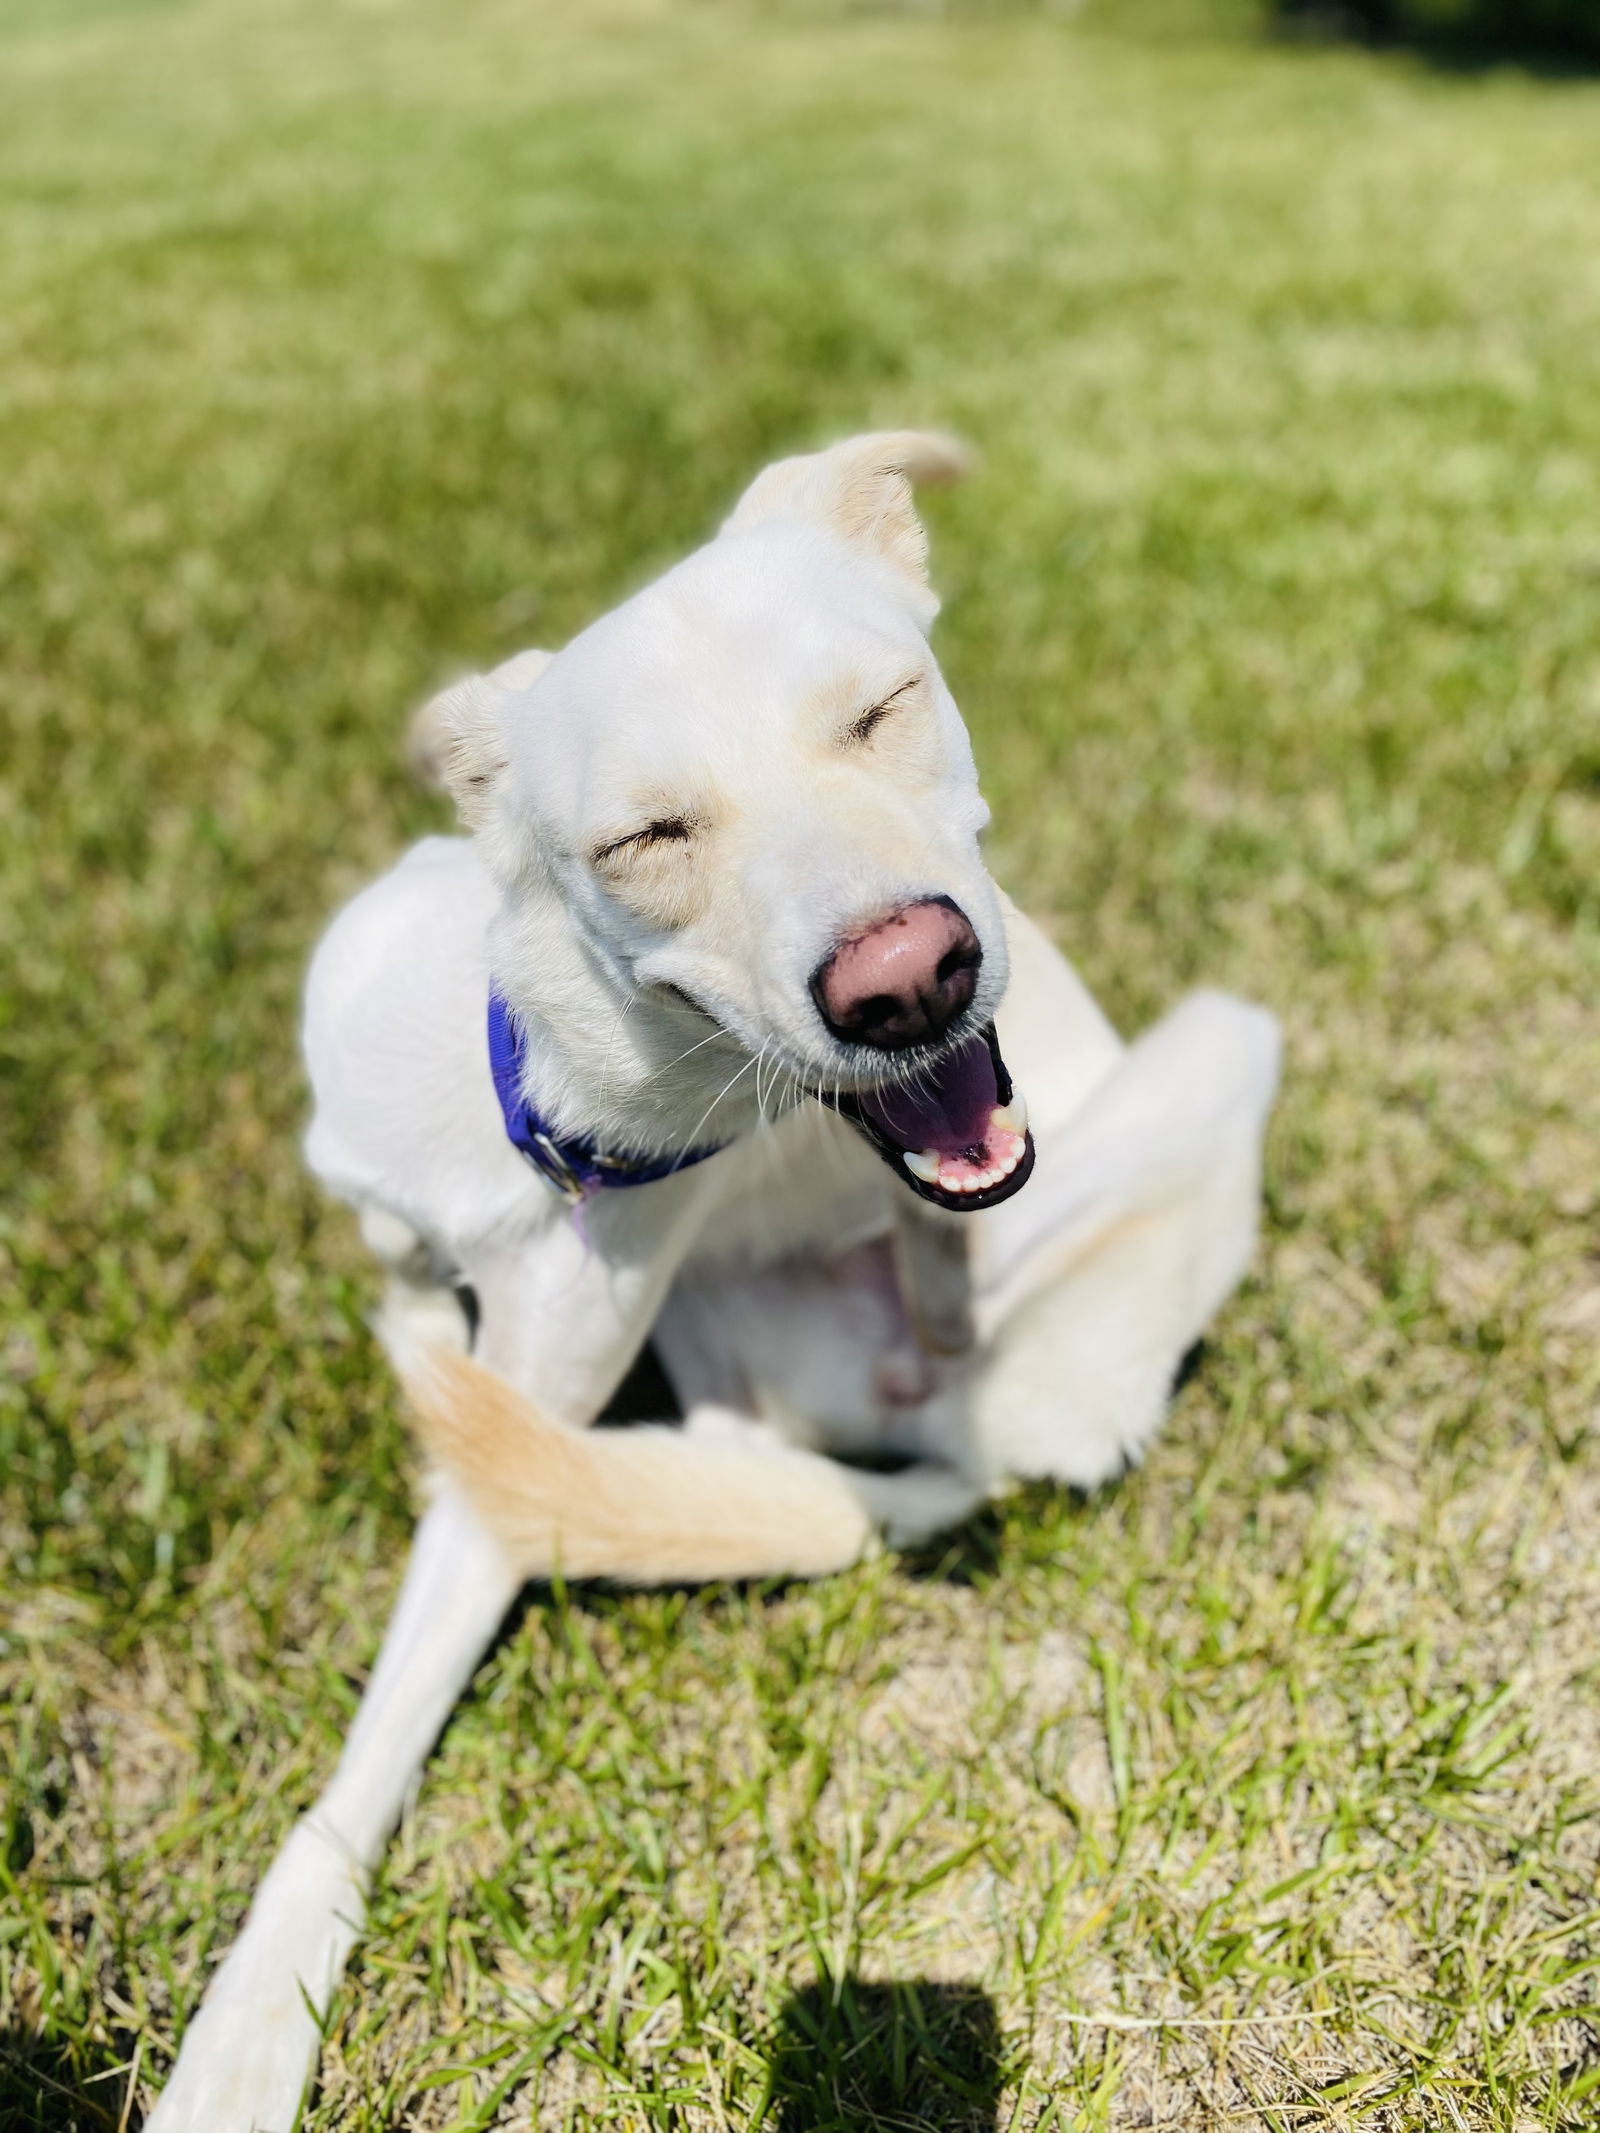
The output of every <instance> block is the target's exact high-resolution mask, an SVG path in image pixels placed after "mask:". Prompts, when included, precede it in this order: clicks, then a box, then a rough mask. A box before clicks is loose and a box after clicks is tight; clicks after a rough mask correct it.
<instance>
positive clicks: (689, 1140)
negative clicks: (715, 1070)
mask: <svg viewBox="0 0 1600 2133" xmlns="http://www.w3.org/2000/svg"><path fill="white" fill-rule="evenodd" d="M759 1064H760V1059H759V1056H753V1057H751V1058H749V1059H747V1060H746V1061H745V1063H744V1065H743V1066H742V1067H740V1069H739V1071H738V1073H737V1074H734V1075H732V1076H731V1077H730V1078H729V1079H728V1080H727V1081H725V1082H724V1083H723V1084H722V1087H721V1088H720V1089H719V1090H718V1091H717V1093H716V1095H715V1096H713V1097H712V1099H711V1101H710V1103H708V1104H707V1105H706V1107H705V1109H704V1110H703V1111H702V1112H701V1114H700V1116H699V1117H698V1118H697V1119H696V1120H695V1122H694V1125H693V1126H692V1127H691V1129H690V1131H689V1133H688V1135H687V1137H686V1140H685V1146H686V1147H690V1148H692V1147H694V1145H695V1143H696V1142H697V1141H698V1140H699V1138H700V1133H701V1129H702V1128H703V1127H704V1125H705V1123H706V1121H707V1119H708V1118H710V1116H711V1114H712V1112H713V1111H714V1110H715V1109H716V1108H717V1106H718V1104H719V1103H721V1101H722V1099H723V1098H724V1097H725V1096H726V1095H727V1094H728V1093H729V1092H730V1090H732V1089H733V1088H734V1087H735V1085H736V1084H737V1083H739V1082H741V1081H743V1079H744V1077H745V1076H746V1074H748V1073H749V1071H750V1069H751V1068H752V1067H753V1066H758V1065H759Z"/></svg>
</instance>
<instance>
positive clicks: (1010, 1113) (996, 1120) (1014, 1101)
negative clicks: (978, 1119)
mask: <svg viewBox="0 0 1600 2133" xmlns="http://www.w3.org/2000/svg"><path fill="white" fill-rule="evenodd" d="M989 1123H990V1125H991V1126H998V1127H999V1129H1000V1131H1001V1132H1002V1133H1016V1134H1023V1133H1026V1132H1027V1130H1028V1100H1027V1098H1026V1097H1025V1096H1024V1095H1023V1093H1022V1091H1021V1090H1020V1089H1013V1090H1012V1092H1011V1101H1010V1103H1008V1104H996V1105H995V1107H994V1109H993V1110H992V1111H991V1112H990V1113H989Z"/></svg>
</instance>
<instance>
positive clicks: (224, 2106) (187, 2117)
mask: <svg viewBox="0 0 1600 2133" xmlns="http://www.w3.org/2000/svg"><path fill="white" fill-rule="evenodd" d="M320 2042H321V2031H320V2030H319V2028H318V2025H317V2022H316V2018H315V2017H314V2016H313V2014H312V2013H311V2010H310V2008H309V2007H307V2005H306V2003H305V2000H304V1999H303V1998H302V1997H301V1996H300V1993H299V1991H298V1990H295V1991H294V1993H293V1996H292V1997H291V1996H290V1995H289V1994H288V1993H286V1992H284V1991H283V1989H282V1988H281V1987H280V1988H279V1989H278V1990H277V1991H275V1992H273V1993H271V1994H268V1995H265V1996H262V1997H259V1998H257V1997H252V1996H251V1995H249V1994H248V1993H246V1992H244V1991H238V1992H228V1993H225V1994H223V1995H222V1996H221V1997H217V1998H212V1999H210V2000H208V2001H207V2002H206V2004H205V2005H204V2006H203V2007H202V2008H201V2009H200V2012H199V2013H198V2014H197V2015H196V2016H195V2018H194V2020H193V2021H192V2022H191V2023H190V2024H189V2030H188V2034H187V2035H186V2036H185V2038H184V2040H183V2049H182V2051H181V2052H180V2053H179V2054H178V2064H177V2066H176V2067H175V2068H174V2070H173V2074H172V2078H171V2080H170V2081H169V2082H168V2083H167V2085H166V2087H165V2088H164V2089H163V2090H162V2092H161V2096H160V2099H159V2101H158V2102H157V2104H156V2107H155V2110H154V2112H153V2113H152V2114H151V2116H150V2117H149V2118H148V2119H146V2121H145V2133H294V2127H295V2123H296V2120H297V2119H298V2117H299V2113H300V2101H301V2098H302V2097H303V2096H304V2095H305V2092H306V2088H307V2085H308V2084H309V2082H310V2080H311V2076H312V2074H313V2073H314V2072H315V2070H316V2063H317V2048H318V2045H319V2043H320Z"/></svg>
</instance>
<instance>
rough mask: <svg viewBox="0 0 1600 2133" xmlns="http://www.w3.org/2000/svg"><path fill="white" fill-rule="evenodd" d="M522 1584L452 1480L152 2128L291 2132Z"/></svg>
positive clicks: (174, 2132)
mask: <svg viewBox="0 0 1600 2133" xmlns="http://www.w3.org/2000/svg"><path fill="white" fill-rule="evenodd" d="M517 1583H518V1581H517V1579H516V1577H515V1576H514V1575H513V1573H512V1572H511V1570H510V1569H509V1568H508V1566H507V1564H506V1561H505V1558H504V1557H503V1555H502V1554H501V1552H500V1549H499V1546H498V1544H497V1543H496V1542H495V1541H493V1540H492V1539H491V1538H490V1537H489V1535H488V1534H487V1533H485V1532H484V1531H483V1529H482V1528H481V1527H480V1526H479V1524H478V1523H477V1521H476V1519H475V1518H474V1517H473V1516H472V1514H471V1513H470V1512H469V1511H468V1510H467V1508H466V1506H465V1505H464V1504H463V1503H462V1502H461V1501H460V1500H459V1499H458V1498H457V1497H455V1496H454V1495H453V1494H451V1493H449V1492H448V1491H441V1492H440V1494H439V1495H438V1496H437V1497H436V1498H435V1500H434V1502H433V1503H432V1505H431V1506H430V1508H429V1509H428V1510H427V1512H426V1513H425V1514H424V1516H423V1519H422V1522H421V1524H420V1525H419V1526H418V1528H417V1534H416V1539H415V1541H414V1542H413V1544H412V1550H411V1561H410V1564H409V1567H408V1568H407V1571H406V1575H405V1581H404V1584H403V1585H402V1587H401V1591H400V1600H399V1604H398V1606H397V1607H396V1609H395V1612H394V1617H393V1620H392V1621H391V1622H390V1625H389V1630H388V1634H387V1635H386V1637H385V1638H384V1642H383V1649H382V1651H381V1652H380V1653H379V1655H378V1663H377V1666H376V1667H375V1668H374V1670H373V1674H372V1679H371V1681H370V1682H369V1684H368V1687H367V1692H366V1695H365V1696H364V1697H363V1698H362V1702H361V1708H360V1711H359V1712H358V1713H357V1716H356V1721H355V1725H354V1727H353V1728H352V1730H351V1733H350V1738H349V1740H348V1742H347V1743H346V1746H345V1750H344V1754H343V1756H342V1757H341V1758H340V1761H339V1767H338V1769H337V1771H336V1772H335V1774H334V1777H333V1781H332V1783H331V1784H330V1785H329V1786H328V1788H327V1790H326V1791H325V1792H324V1793H323V1795H322V1797H321V1798H320V1799H319V1800H318V1801H317V1803H316V1805H315V1806H314V1807H313V1808H312V1809H311V1810H310V1812H309V1813H307V1814H305V1815H303V1816H302V1817H301V1819H300V1820H299V1822H297V1823H296V1824H295V1827H294V1828H293V1830H291V1832H290V1834H289V1837H288V1839H287V1841H286V1842H285V1844H284V1846H283V1848H282V1850H281V1851H280V1852H279V1853H278V1856H277V1858H276V1859H275V1860H274V1861H273V1863H272V1866H271V1868H270V1869H269V1870H268V1873H267V1877H266V1879H265V1880H264V1881H263V1882H262V1884H261V1887H260V1888H259V1890H258V1891H257V1893H256V1898H255V1901H254V1902H253V1903H252V1904H251V1906H250V1911H249V1914H248V1916H247V1917H246V1919H245V1922H244V1927H243V1930H242V1931H241V1932H240V1935H239V1938H238V1940H237V1941H236V1942H235V1943H234V1946H233V1948H232V1950H231V1952H230V1953H229V1955H228V1957H227V1960H226V1961H225V1962H224V1963H223V1965H222V1967H221V1969H220V1970H219V1971H218V1972H217V1974H216V1976H215V1977H214V1978H213V1980H212V1982H211V1987H210V1989H209V1991H208V1992H207V1994H206V1997H205V2001H204V2003H203V2005H202V2006H201V2009H200V2012H199V2013H198V2015H196V2017H195V2019H194V2020H193V2021H192V2022H191V2023H190V2025H189V2031H188V2034H187V2036H186V2037H185V2039H184V2044H183V2050H182V2052H181V2053H180V2055H179V2058H178V2064H177V2068H176V2070H175V2071H174V2073H173V2076H172V2079H171V2080H170V2082H169V2083H168V2084H167V2087H166V2089H165V2091H164V2092H163V2094H162V2096H161V2100H160V2102H159V2103H158V2104H157V2105H156V2108H155V2113H154V2115H153V2116H152V2117H151V2119H150V2120H149V2122H148V2129H147V2133H291V2129H292V2128H293V2126H294V2124H295V2120H296V2117H297V2115H298V2112H299V2109H300V2101H301V2097H302V2096H303V2095H304V2093H305V2089H306V2085H307V2083H308V2081H309V2080H310V2078H311V2075H312V2072H313V2070H314V2068H315V2064H316V2055H317V2046H318V2041H319V2037H320V2033H321V2032H320V2024H321V2018H322V2016H323V2014H324V2013H325V2012H326V2009H327V2005H328V2002H329V1999H330V1998H331V1996H332V1993H333V1989H334V1986H335V1985H336V1983H337V1982H338V1979H339V1975H340V1973H341V1971H342V1970H343V1968H344V1965H345V1962H346V1959H347V1958H348V1956H349V1954H350V1950H351V1948H352V1947H353V1945H354V1943H355V1939H356V1936H357V1933H358V1932H359V1930H360V1927H361V1923H362V1918H363V1913H364V1909H365V1899H366V1885H367V1877H368V1875H369V1873H370V1872H371V1870H372V1868H373V1866H374V1865H375V1864H376V1862H377V1859H378V1857H379V1854H380V1853H381V1851H382V1849H383V1846H384V1843H385V1842H386V1840H387V1838H388V1836H389V1833H390V1832H391V1830H392V1829H393V1828H394V1826H395V1824H396V1822H397V1821H398V1820H399V1818H400V1811H401V1808H402V1807H403V1805H404V1803H405V1798H406V1794H407V1791H408V1790H409V1788H410V1786H411V1784H412V1782H413V1780H414V1779H415V1777H416V1774H417V1772H418V1771H419V1770H420V1769H421V1767H422V1764H423V1762H424V1760H425V1758H426V1757H427V1754H428V1751H429V1749H430V1748H431V1747H432V1746H433V1743H434V1741H435V1739H436V1738H437V1737H438V1734H439V1732H440V1730H441V1729H442V1727H443V1725H444V1722H445V1720H446V1719H447V1718H448V1717H449V1715H450V1711H451V1708H452V1706H453V1705H454V1704H455V1701H456V1699H457V1697H459V1696H460V1694H461V1692H462V1690H463V1689H464V1688H465V1686H466V1684H467V1682H468V1681H469V1680H470V1678H471V1676H472V1673H473V1670H474V1668H475V1667H476V1666H477V1663H478V1661H479V1659H480V1658H481V1657H482V1655H483V1652H484V1650H485V1649H486V1648H487V1646H488V1644H489V1641H490V1639H491V1638H492V1637H493V1636H494V1633H495V1630H496V1629H497V1628H498V1626H499V1624H500V1622H501V1620H502V1619H503V1617H504V1615H505V1613H506V1610H507V1608H508V1607H509V1606H510V1604H511V1601H512V1599H513V1598H514V1597H515V1594H516V1589H517Z"/></svg>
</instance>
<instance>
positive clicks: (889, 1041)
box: [811, 896, 983, 1052]
mask: <svg viewBox="0 0 1600 2133" xmlns="http://www.w3.org/2000/svg"><path fill="white" fill-rule="evenodd" d="M982 961H983V950H982V948H981V947H980V946H979V945H978V936H977V935H976V934H975V933H974V932H973V930H972V926H971V923H970V922H969V920H968V918H967V915H966V913H965V912H964V911H962V910H959V909H958V908H957V907H956V905H954V904H953V903H951V901H950V899H949V898H948V897H946V896H938V897H929V898H928V899H927V900H926V901H925V902H923V903H918V904H907V905H906V906H905V908H904V909H903V910H900V911H896V912H895V913H894V915H893V917H891V918H884V919H880V920H879V921H878V923H877V924H876V925H875V926H869V927H868V928H867V930H866V931H865V933H858V934H856V935H855V936H854V938H853V939H851V940H847V941H842V942H841V943H840V944H839V946H838V947H837V948H835V950H834V951H833V953H832V955H830V956H829V957H828V959H827V961H826V962H825V963H823V964H822V965H821V966H820V967H819V969H818V970H817V972H816V975H815V976H814V977H813V978H812V980H811V997H812V998H813V999H814V1000H815V1001H816V1003H817V1012H818V1013H819V1014H820V1015H821V1017H822V1019H823V1021H824V1022H825V1023H826V1024H827V1025H828V1028H829V1029H830V1030H831V1031H832V1032H833V1034H834V1036H836V1037H837V1038H838V1039H839V1041H840V1043H841V1044H870V1045H871V1046H873V1048H874V1049H875V1050H877V1051H880V1052H898V1051H901V1050H903V1049H904V1048H905V1047H906V1046H907V1045H911V1044H931V1043H932V1042H933V1041H934V1039H935V1038H937V1037H942V1036H943V1035H944V1033H945V1031H946V1030H947V1029H948V1028H949V1027H950V1025H951V1023H952V1022H954V1020H955V1019H956V1017H957V1015H959V1014H961V1013H962V1012H963V1011H964V1010H965V1009H966V1008H968V1007H970V1006H971V1004H972V995H973V992H974V991H975V990H976V987H977V983H978V965H979V964H980V963H981V962H982Z"/></svg>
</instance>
